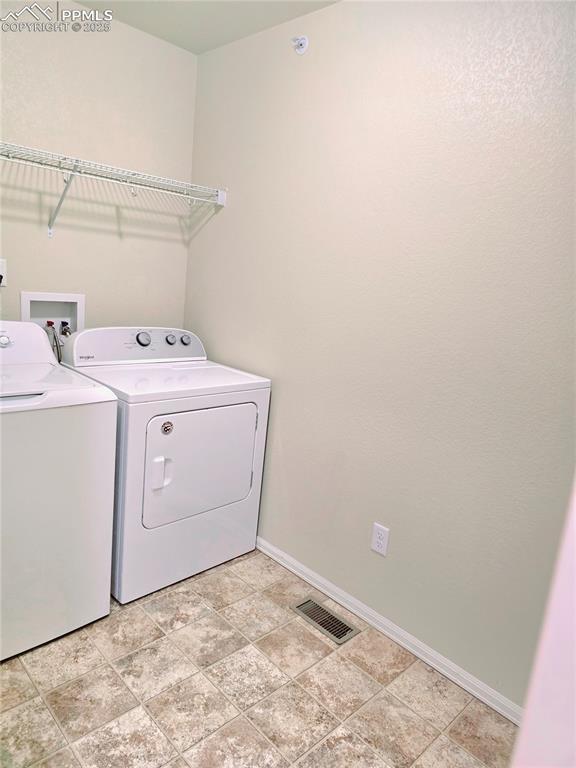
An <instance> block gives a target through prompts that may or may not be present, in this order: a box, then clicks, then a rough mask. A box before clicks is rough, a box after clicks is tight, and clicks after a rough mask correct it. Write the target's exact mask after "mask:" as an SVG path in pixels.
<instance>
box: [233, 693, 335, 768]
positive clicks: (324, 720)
mask: <svg viewBox="0 0 576 768" xmlns="http://www.w3.org/2000/svg"><path fill="white" fill-rule="evenodd" d="M246 715H247V716H248V718H249V719H250V720H251V722H252V723H253V724H254V725H255V726H256V727H257V728H258V729H259V730H260V731H262V733H263V734H264V735H265V736H266V737H267V738H268V739H270V741H271V742H272V743H273V744H274V746H276V747H277V748H278V749H279V750H280V752H281V753H282V754H283V755H284V757H285V758H286V759H287V760H289V761H294V760H296V759H297V758H298V757H300V755H303V754H304V752H307V751H308V750H309V749H310V748H311V747H313V746H314V744H316V743H317V742H319V741H320V740H321V739H323V738H324V736H326V735H327V734H328V733H330V731H331V730H333V729H334V728H335V727H336V726H337V725H338V721H337V720H336V718H334V717H332V715H331V714H330V713H329V712H327V711H326V710H325V709H324V707H321V706H320V704H318V702H317V701H314V699H313V698H312V697H311V696H309V695H308V694H307V693H306V692H305V691H303V690H302V688H300V686H299V685H297V684H296V683H290V684H289V685H286V686H284V688H280V690H279V691H276V692H275V693H273V694H272V695H271V696H269V697H268V698H267V699H264V700H263V701H260V702H259V703H258V704H256V705H255V706H253V707H252V709H249V710H248V711H247V713H246Z"/></svg>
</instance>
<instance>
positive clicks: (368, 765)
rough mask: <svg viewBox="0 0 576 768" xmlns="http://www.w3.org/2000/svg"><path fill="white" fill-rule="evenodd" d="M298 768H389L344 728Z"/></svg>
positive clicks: (324, 742) (360, 740) (315, 748)
mask: <svg viewBox="0 0 576 768" xmlns="http://www.w3.org/2000/svg"><path fill="white" fill-rule="evenodd" d="M298 768H388V766H387V765H386V763H385V762H384V760H382V759H381V758H379V757H378V755H377V754H376V753H375V752H373V751H372V750H371V749H370V747H368V746H367V745H366V744H364V742H363V741H362V739H360V738H359V737H358V736H356V734H354V733H351V732H350V731H348V730H346V728H344V727H342V726H341V727H340V728H337V729H336V730H335V731H333V732H332V733H331V734H330V735H329V736H328V738H327V739H325V741H323V742H322V743H321V744H319V745H318V746H317V747H314V749H312V750H311V751H310V752H309V753H308V754H307V755H306V757H304V758H303V759H302V760H301V761H300V762H299V763H298Z"/></svg>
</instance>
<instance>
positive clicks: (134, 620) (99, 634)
mask: <svg viewBox="0 0 576 768" xmlns="http://www.w3.org/2000/svg"><path fill="white" fill-rule="evenodd" d="M88 633H89V635H90V638H91V640H92V641H93V643H94V645H95V646H96V647H97V648H98V650H99V651H100V652H101V653H103V654H104V656H106V658H107V659H117V658H119V657H120V656H126V654H127V653H130V652H131V651H135V650H136V649H137V648H141V647H142V646H143V645H148V644H149V643H152V642H153V641H154V640H158V638H160V637H162V636H163V632H162V630H161V629H159V627H157V626H156V624H154V622H153V621H152V619H151V618H150V617H149V616H147V615H146V614H145V613H144V611H143V610H142V609H141V608H140V607H139V606H137V605H133V606H130V607H129V608H125V609H124V610H122V611H115V612H114V613H112V614H111V615H110V616H108V617H107V618H105V619H101V620H100V621H97V622H96V623H95V624H92V626H91V627H90V629H89V630H88Z"/></svg>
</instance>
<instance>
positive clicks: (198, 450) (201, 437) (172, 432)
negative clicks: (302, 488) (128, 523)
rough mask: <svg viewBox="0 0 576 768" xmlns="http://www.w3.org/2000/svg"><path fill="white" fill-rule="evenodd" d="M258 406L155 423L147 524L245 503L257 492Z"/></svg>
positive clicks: (149, 447)
mask: <svg viewBox="0 0 576 768" xmlns="http://www.w3.org/2000/svg"><path fill="white" fill-rule="evenodd" d="M257 414H258V409H257V407H256V405H255V404H254V403H241V404H239V405H226V406H221V407H218V408H206V409H202V410H198V411H185V412H183V413H173V414H168V415H163V416H155V417H154V418H153V419H150V421H149V422H148V426H147V428H146V468H145V474H144V503H143V510H142V523H143V525H144V527H145V528H158V527H159V526H161V525H167V524H168V523H173V522H175V521H176V520H182V519H183V518H186V517H192V516H193V515H200V514H202V513H203V512H208V511H209V510H211V509H216V508H218V507H222V506H225V505H228V504H233V503H235V502H238V501H242V499H245V498H246V497H247V496H248V494H249V493H250V490H251V488H252V463H253V458H254V443H255V438H256V422H257Z"/></svg>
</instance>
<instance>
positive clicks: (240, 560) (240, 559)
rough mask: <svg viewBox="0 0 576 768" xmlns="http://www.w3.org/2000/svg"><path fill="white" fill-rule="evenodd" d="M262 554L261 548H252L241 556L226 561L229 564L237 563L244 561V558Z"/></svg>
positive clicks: (247, 558)
mask: <svg viewBox="0 0 576 768" xmlns="http://www.w3.org/2000/svg"><path fill="white" fill-rule="evenodd" d="M259 554H260V550H258V549H252V550H250V552H246V554H245V555H239V557H235V558H234V559H233V560H228V562H227V563H226V565H227V566H230V565H236V563H243V562H244V560H249V559H250V558H251V557H256V555H259Z"/></svg>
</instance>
